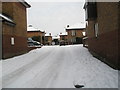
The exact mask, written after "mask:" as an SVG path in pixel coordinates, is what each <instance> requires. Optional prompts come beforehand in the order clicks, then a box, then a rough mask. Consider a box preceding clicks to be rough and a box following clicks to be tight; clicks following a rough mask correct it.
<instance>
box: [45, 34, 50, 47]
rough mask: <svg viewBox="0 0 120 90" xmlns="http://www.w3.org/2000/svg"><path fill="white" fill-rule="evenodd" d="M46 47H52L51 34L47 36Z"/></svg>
mask: <svg viewBox="0 0 120 90" xmlns="http://www.w3.org/2000/svg"><path fill="white" fill-rule="evenodd" d="M45 45H52V35H51V33H49V34H45Z"/></svg>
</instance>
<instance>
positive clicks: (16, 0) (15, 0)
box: [0, 0, 31, 8]
mask: <svg viewBox="0 0 120 90" xmlns="http://www.w3.org/2000/svg"><path fill="white" fill-rule="evenodd" d="M0 1H1V2H20V3H21V4H22V5H23V6H25V7H26V8H30V7H31V6H30V4H28V3H27V2H26V1H25V0H0Z"/></svg>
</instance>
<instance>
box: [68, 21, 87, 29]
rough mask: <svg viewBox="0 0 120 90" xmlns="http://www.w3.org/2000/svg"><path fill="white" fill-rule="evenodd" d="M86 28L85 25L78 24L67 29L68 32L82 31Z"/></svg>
mask: <svg viewBox="0 0 120 90" xmlns="http://www.w3.org/2000/svg"><path fill="white" fill-rule="evenodd" d="M85 26H86V24H85V23H76V24H74V25H72V26H69V27H66V30H81V29H84V28H85Z"/></svg>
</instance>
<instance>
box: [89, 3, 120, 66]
mask: <svg viewBox="0 0 120 90" xmlns="http://www.w3.org/2000/svg"><path fill="white" fill-rule="evenodd" d="M97 12H98V17H97V19H96V20H95V21H89V25H88V27H87V35H88V45H89V46H88V48H89V50H90V51H92V52H94V53H96V54H97V55H99V56H101V57H103V58H105V60H103V61H104V62H106V63H108V64H109V65H111V66H113V67H118V60H119V59H118V28H119V25H118V18H119V17H118V16H119V15H118V3H113V2H111V3H110V2H99V3H97ZM95 22H98V37H97V38H96V37H95V32H94V24H95Z"/></svg>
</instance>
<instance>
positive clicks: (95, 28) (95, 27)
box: [94, 23, 98, 37]
mask: <svg viewBox="0 0 120 90" xmlns="http://www.w3.org/2000/svg"><path fill="white" fill-rule="evenodd" d="M94 31H95V37H98V23H95V25H94Z"/></svg>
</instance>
